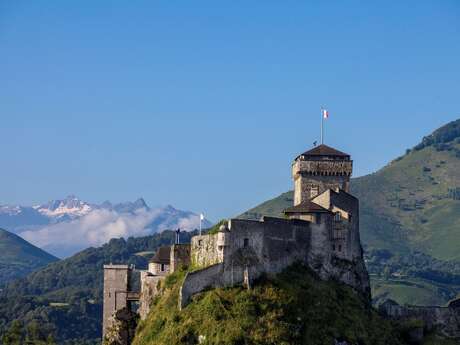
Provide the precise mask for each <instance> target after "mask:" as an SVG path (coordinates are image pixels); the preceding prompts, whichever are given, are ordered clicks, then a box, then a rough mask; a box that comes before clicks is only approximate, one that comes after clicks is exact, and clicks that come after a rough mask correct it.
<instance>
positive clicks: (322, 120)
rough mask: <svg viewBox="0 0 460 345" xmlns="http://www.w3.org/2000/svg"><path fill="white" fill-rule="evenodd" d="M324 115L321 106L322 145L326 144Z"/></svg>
mask: <svg viewBox="0 0 460 345" xmlns="http://www.w3.org/2000/svg"><path fill="white" fill-rule="evenodd" d="M323 122H324V116H323V108H322V107H321V145H323V144H324V133H323V132H324V124H323Z"/></svg>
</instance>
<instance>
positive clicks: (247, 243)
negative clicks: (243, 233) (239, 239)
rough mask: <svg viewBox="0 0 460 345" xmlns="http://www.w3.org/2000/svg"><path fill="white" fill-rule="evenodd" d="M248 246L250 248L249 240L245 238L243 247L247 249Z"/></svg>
mask: <svg viewBox="0 0 460 345" xmlns="http://www.w3.org/2000/svg"><path fill="white" fill-rule="evenodd" d="M247 246H249V238H245V239H244V242H243V247H245V248H246V247H247Z"/></svg>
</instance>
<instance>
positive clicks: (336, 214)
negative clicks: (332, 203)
mask: <svg viewBox="0 0 460 345" xmlns="http://www.w3.org/2000/svg"><path fill="white" fill-rule="evenodd" d="M334 220H335V221H336V222H340V221H341V220H342V215H341V214H340V212H336V213H335V215H334Z"/></svg>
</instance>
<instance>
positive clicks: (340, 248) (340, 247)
mask: <svg viewBox="0 0 460 345" xmlns="http://www.w3.org/2000/svg"><path fill="white" fill-rule="evenodd" d="M341 251H342V246H341V245H340V244H339V252H341Z"/></svg>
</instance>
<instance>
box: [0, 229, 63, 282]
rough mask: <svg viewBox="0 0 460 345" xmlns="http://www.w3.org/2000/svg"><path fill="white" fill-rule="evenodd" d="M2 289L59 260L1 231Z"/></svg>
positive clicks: (0, 280) (15, 236) (0, 278)
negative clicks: (11, 281)
mask: <svg viewBox="0 0 460 345" xmlns="http://www.w3.org/2000/svg"><path fill="white" fill-rule="evenodd" d="M0 253H1V255H0V287H1V286H3V285H4V284H6V283H7V282H8V281H10V280H13V279H16V278H19V277H23V276H25V275H27V274H28V273H30V272H32V271H35V270H37V269H38V268H40V267H43V266H45V265H47V264H48V263H50V262H54V261H57V260H58V259H57V258H56V257H54V256H52V255H51V254H48V253H47V252H45V251H43V250H41V249H40V248H37V247H35V246H34V245H32V244H30V243H29V242H27V241H25V240H23V239H22V238H21V237H19V236H17V235H15V234H12V233H10V232H8V231H6V230H3V229H0Z"/></svg>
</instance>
